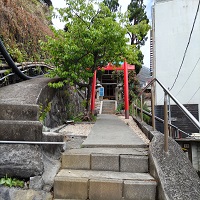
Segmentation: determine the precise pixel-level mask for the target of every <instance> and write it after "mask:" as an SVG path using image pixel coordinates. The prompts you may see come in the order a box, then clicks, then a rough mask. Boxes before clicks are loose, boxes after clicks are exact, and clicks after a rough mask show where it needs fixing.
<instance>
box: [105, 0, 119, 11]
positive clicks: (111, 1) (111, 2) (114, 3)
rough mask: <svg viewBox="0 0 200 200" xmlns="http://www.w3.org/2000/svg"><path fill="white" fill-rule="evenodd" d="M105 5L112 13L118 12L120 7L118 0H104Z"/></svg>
mask: <svg viewBox="0 0 200 200" xmlns="http://www.w3.org/2000/svg"><path fill="white" fill-rule="evenodd" d="M103 3H104V4H105V5H106V6H107V7H108V8H109V9H110V11H111V12H117V10H118V7H119V2H118V0H103Z"/></svg>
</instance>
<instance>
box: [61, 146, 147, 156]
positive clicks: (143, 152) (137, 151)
mask: <svg viewBox="0 0 200 200" xmlns="http://www.w3.org/2000/svg"><path fill="white" fill-rule="evenodd" d="M71 154H74V155H79V154H80V155H81V154H84V155H87V154H89V155H91V154H106V155H107V154H108V155H113V154H114V155H116V154H117V155H135V156H148V148H112V147H111V148H80V149H69V150H66V151H65V152H63V153H62V156H65V155H71Z"/></svg>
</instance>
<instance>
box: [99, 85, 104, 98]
mask: <svg viewBox="0 0 200 200" xmlns="http://www.w3.org/2000/svg"><path fill="white" fill-rule="evenodd" d="M99 96H100V97H103V96H104V87H100V88H99Z"/></svg>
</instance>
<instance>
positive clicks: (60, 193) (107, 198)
mask: <svg viewBox="0 0 200 200" xmlns="http://www.w3.org/2000/svg"><path fill="white" fill-rule="evenodd" d="M128 180H129V181H128ZM156 185H157V183H156V182H155V180H154V179H153V177H151V176H150V175H149V174H147V173H127V172H113V171H92V170H70V169H64V170H63V169H62V170H61V171H60V172H59V173H58V175H57V176H56V177H55V184H54V192H55V196H54V198H55V199H59V198H60V199H61V198H65V199H76V198H77V199H88V197H89V199H90V200H121V199H127V200H129V199H138V200H139V199H143V200H144V199H145V200H146V199H148V200H155V193H156V192H155V191H156ZM138 187H140V189H141V188H142V190H140V189H138ZM78 188H80V191H79V189H78ZM125 188H126V189H125ZM131 190H133V191H135V194H132V192H131ZM74 191H75V192H74ZM78 191H79V193H78ZM152 192H153V194H151V193H152ZM77 193H78V194H77ZM86 195H87V196H86ZM131 195H132V196H131ZM134 195H135V196H134ZM133 196H134V198H132V197H133ZM143 196H144V197H145V198H142V197H143ZM125 197H127V198H125ZM149 197H152V198H149ZM153 197H154V198H153Z"/></svg>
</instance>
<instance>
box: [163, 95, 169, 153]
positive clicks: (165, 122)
mask: <svg viewBox="0 0 200 200" xmlns="http://www.w3.org/2000/svg"><path fill="white" fill-rule="evenodd" d="M168 139H169V130H168V111H167V93H166V92H165V94H164V151H165V152H166V153H168Z"/></svg>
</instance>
